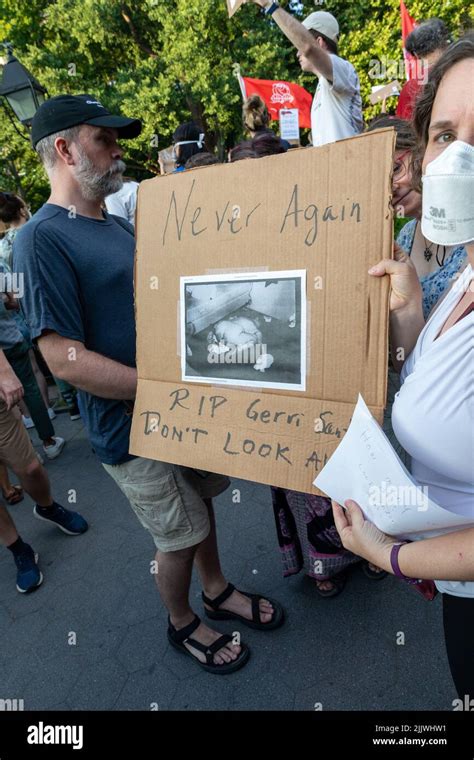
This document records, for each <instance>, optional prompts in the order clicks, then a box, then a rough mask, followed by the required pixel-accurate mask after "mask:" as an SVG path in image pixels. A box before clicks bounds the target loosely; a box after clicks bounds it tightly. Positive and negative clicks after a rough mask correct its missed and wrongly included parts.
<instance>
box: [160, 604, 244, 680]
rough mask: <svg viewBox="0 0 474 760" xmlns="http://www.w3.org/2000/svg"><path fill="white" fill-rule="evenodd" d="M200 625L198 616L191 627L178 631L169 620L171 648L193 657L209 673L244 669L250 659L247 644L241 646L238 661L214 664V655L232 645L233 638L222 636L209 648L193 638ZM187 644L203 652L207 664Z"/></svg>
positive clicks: (224, 672)
mask: <svg viewBox="0 0 474 760" xmlns="http://www.w3.org/2000/svg"><path fill="white" fill-rule="evenodd" d="M200 624H201V620H200V618H199V617H198V616H197V615H196V616H195V618H194V620H193V621H192V623H189V625H187V626H185V627H184V628H180V629H179V630H177V629H176V628H175V627H174V625H173V624H172V623H171V620H170V619H169V618H168V641H169V642H170V644H171V646H172V647H174V648H175V649H177V650H178V652H182V653H183V654H187V655H189V656H190V657H192V658H193V660H194V661H195V662H197V664H198V665H200V666H201V668H203V669H204V670H207V671H208V672H209V673H218V674H221V675H225V674H226V673H234V672H235V671H236V670H239V669H240V668H241V667H243V665H245V663H246V662H247V660H248V659H249V657H250V650H249V648H248V647H247V646H246V645H245V644H239V646H240V648H241V649H240V654H239V656H238V657H237V659H236V660H233V661H232V662H225V663H223V664H222V665H218V664H216V663H215V662H214V655H215V654H217V652H218V651H219V649H222V647H224V646H225V645H226V644H230V643H231V642H232V641H233V638H232V636H229V634H227V633H225V634H224V635H223V636H220V637H219V638H218V639H217V641H215V642H214V643H213V644H210V645H209V646H207V645H206V644H202V643H201V642H200V641H197V640H196V639H192V638H191V634H193V633H194V631H195V630H196V629H197V628H199V625H200ZM185 644H189V645H190V646H192V647H194V649H198V650H199V651H200V652H202V653H203V654H204V655H205V656H206V662H201V660H199V659H198V658H197V657H196V655H194V654H193V653H192V652H190V651H189V649H188V648H187V647H186V646H185Z"/></svg>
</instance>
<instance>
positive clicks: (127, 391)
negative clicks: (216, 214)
mask: <svg viewBox="0 0 474 760" xmlns="http://www.w3.org/2000/svg"><path fill="white" fill-rule="evenodd" d="M140 130H141V124H140V122H139V121H138V120H137V119H127V118H124V117H122V116H114V115H112V114H110V113H109V112H108V111H107V110H106V109H105V108H104V106H103V105H102V104H101V103H100V102H99V101H97V100H96V99H95V98H94V97H93V96H91V95H80V96H71V95H63V96H58V97H55V98H52V99H51V100H48V101H46V102H45V103H44V104H42V105H41V106H40V108H39V109H38V111H37V113H36V115H35V117H34V119H33V124H32V142H33V146H34V147H35V149H36V151H37V153H38V154H39V156H40V158H41V160H42V162H43V165H44V167H45V169H46V171H47V173H48V176H49V179H50V183H51V195H50V198H49V200H48V202H47V203H46V204H45V205H44V206H43V207H42V208H41V209H40V210H39V211H38V212H37V213H36V214H35V215H34V216H33V218H32V219H31V220H30V222H28V223H27V224H26V225H24V226H23V228H22V229H21V230H20V232H19V233H18V235H17V237H16V240H15V245H14V251H13V255H14V264H15V269H16V271H18V272H23V273H24V282H25V288H24V292H25V295H24V298H23V303H22V307H23V309H24V311H25V312H26V317H27V320H28V323H29V326H30V329H31V334H32V336H33V337H34V338H38V342H39V346H40V348H41V351H42V352H43V354H44V356H45V358H46V361H47V362H48V365H49V366H50V368H51V370H52V371H53V372H54V374H55V375H57V376H58V377H60V378H62V379H65V380H67V381H68V382H70V383H71V384H73V385H74V386H76V387H77V388H79V389H80V391H79V405H80V409H81V416H82V418H83V420H84V424H85V425H86V428H87V430H88V434H89V438H90V440H91V443H92V445H93V447H94V449H95V452H96V453H97V455H98V456H99V458H100V460H101V462H102V464H103V465H104V467H105V469H106V470H107V472H108V473H109V475H111V477H112V478H113V479H114V480H115V481H116V483H117V484H118V485H119V487H120V488H121V490H122V491H123V493H124V494H125V495H126V497H127V498H128V500H129V502H130V505H131V506H132V508H133V510H134V512H135V513H136V515H137V517H138V519H139V520H140V522H141V523H142V525H144V527H146V528H147V529H148V531H149V532H150V533H151V535H152V536H153V539H154V542H155V545H156V547H157V550H158V552H157V555H156V559H157V566H158V568H159V572H157V573H156V575H155V578H156V581H157V584H158V588H159V591H160V594H161V596H162V599H163V601H164V603H165V605H166V607H167V608H168V611H169V613H170V623H169V629H168V637H169V639H170V641H171V643H172V644H173V646H175V647H176V648H178V649H179V650H180V651H181V652H184V653H185V654H188V655H190V656H192V657H193V659H194V660H195V662H198V663H199V664H200V665H202V666H203V667H205V668H206V669H207V670H209V671H212V672H219V673H227V672H231V671H233V670H237V669H238V668H239V667H241V666H242V665H244V664H245V662H246V661H247V659H248V654H249V652H248V649H247V647H246V646H245V645H244V644H236V643H233V641H232V637H230V636H227V635H226V636H220V634H219V633H217V632H216V631H214V630H211V629H210V628H208V627H207V626H204V625H203V624H202V623H201V622H200V620H199V618H198V617H197V616H196V615H195V614H194V612H193V610H192V609H191V607H190V606H189V601H188V592H189V584H190V580H191V573H192V567H193V562H194V560H196V565H197V567H198V569H199V572H200V575H201V579H202V581H203V586H204V592H205V594H206V597H205V603H206V611H207V613H208V614H210V616H214V617H217V616H224V615H226V616H227V617H234V618H237V619H239V620H241V621H242V622H248V623H249V624H251V625H252V626H253V627H260V628H274V627H276V626H277V625H279V624H280V623H281V622H282V620H283V614H282V610H281V608H280V606H279V605H278V604H277V603H270V602H269V601H267V600H265V599H261V598H258V599H249V598H248V597H247V596H244V595H243V594H241V593H240V592H238V591H236V590H234V588H233V586H231V585H230V584H227V581H226V579H225V578H224V576H223V575H222V572H221V569H220V564H219V558H218V554H217V543H216V537H215V527H214V520H213V513H212V503H211V499H212V497H214V496H217V495H218V494H219V493H221V492H222V491H223V490H225V489H226V488H227V487H228V484H229V481H228V479H227V478H225V477H223V476H220V475H213V474H207V476H206V473H197V472H195V471H194V470H191V469H189V468H183V467H178V466H176V465H171V464H167V463H164V462H157V461H155V460H151V459H144V458H142V457H133V456H131V455H130V454H129V453H128V447H129V434H130V425H131V409H132V406H133V399H134V398H135V392H136V381H137V374H136V369H135V314H134V300H133V267H134V251H135V241H134V236H133V228H132V226H131V225H130V224H129V223H128V222H127V221H125V220H124V219H121V218H119V217H115V216H113V215H110V214H108V213H107V212H104V211H103V210H102V203H103V201H104V198H105V196H106V195H108V194H110V193H113V192H116V191H117V190H118V189H119V188H120V186H121V183H122V174H123V172H124V170H125V164H124V163H123V161H122V155H123V152H122V149H121V148H120V146H119V145H118V143H117V139H118V138H133V137H136V136H137V135H138V134H139V133H140ZM218 608H219V609H218ZM224 610H225V612H224Z"/></svg>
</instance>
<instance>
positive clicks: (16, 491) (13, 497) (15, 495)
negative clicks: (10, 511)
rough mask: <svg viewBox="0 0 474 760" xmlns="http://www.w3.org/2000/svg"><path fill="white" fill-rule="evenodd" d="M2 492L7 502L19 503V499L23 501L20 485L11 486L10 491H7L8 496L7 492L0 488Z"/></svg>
mask: <svg viewBox="0 0 474 760" xmlns="http://www.w3.org/2000/svg"><path fill="white" fill-rule="evenodd" d="M2 494H3V498H4V499H5V501H6V502H7V504H10V505H12V504H19V503H20V501H23V499H24V498H25V497H24V494H23V488H22V487H21V486H12V488H11V491H10V492H9V494H8V496H7V493H6V492H5V491H4V490H3V488H2Z"/></svg>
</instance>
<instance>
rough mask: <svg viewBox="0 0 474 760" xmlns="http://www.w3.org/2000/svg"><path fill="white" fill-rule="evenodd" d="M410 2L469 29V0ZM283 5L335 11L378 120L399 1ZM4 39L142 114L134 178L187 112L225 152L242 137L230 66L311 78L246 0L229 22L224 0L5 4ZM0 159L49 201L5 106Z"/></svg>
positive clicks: (398, 54) (130, 151)
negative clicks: (382, 71) (378, 67)
mask: <svg viewBox="0 0 474 760" xmlns="http://www.w3.org/2000/svg"><path fill="white" fill-rule="evenodd" d="M406 4H407V7H408V10H409V12H410V13H411V15H412V16H414V17H415V18H416V19H419V20H421V19H424V18H428V17H431V16H435V15H436V16H439V17H440V18H442V19H443V20H445V21H446V23H447V24H448V25H449V26H450V28H451V29H452V30H453V32H454V34H455V35H456V34H458V33H459V30H460V29H462V28H463V27H464V28H466V27H467V26H468V25H469V21H468V13H467V11H466V7H467V6H466V0H406ZM315 6H316V8H315ZM287 7H288V8H289V9H291V10H292V12H294V13H295V14H297V15H298V17H301V18H302V17H303V16H304V15H306V14H308V13H310V12H312V11H313V10H315V9H322V8H324V9H325V10H329V11H331V12H332V13H334V15H335V16H336V17H337V18H338V20H339V23H340V26H341V30H342V34H341V41H340V52H341V55H343V56H344V57H346V58H348V59H349V60H351V61H352V62H353V63H354V65H355V66H356V69H357V71H358V73H359V76H360V80H361V88H362V95H363V98H364V104H365V105H366V106H367V109H366V116H367V117H368V118H370V117H371V116H373V115H374V114H375V113H376V112H377V110H378V109H379V107H377V106H370V105H369V101H368V96H369V94H370V88H371V86H372V85H373V84H377V83H384V82H386V81H388V79H390V78H391V77H388V78H385V79H384V78H381V79H374V78H373V67H374V61H376V60H380V61H384V60H387V59H388V60H392V61H393V60H395V61H397V60H401V59H402V48H401V34H400V16H399V2H398V0H357V1H356V0H352V1H351V2H347V1H345V2H342V1H340V0H327V2H325V3H318V2H316V3H315V2H310V0H307V1H306V2H297V1H296V2H295V0H293V2H290V3H287ZM2 39H3V40H8V41H9V42H11V43H12V44H13V45H14V49H15V53H16V55H17V56H18V57H19V58H20V60H21V61H22V63H23V64H24V65H25V66H26V67H27V68H28V69H29V70H30V71H31V72H32V73H34V75H35V76H36V78H37V79H38V80H39V81H40V82H41V84H42V85H43V86H45V87H46V88H47V89H48V92H49V94H50V95H57V94H59V93H65V92H68V93H82V92H88V93H91V94H93V95H95V96H97V97H99V98H100V99H101V101H102V102H103V103H104V104H105V105H107V106H108V107H109V108H110V109H111V110H120V111H121V112H122V113H124V114H127V115H130V116H139V117H140V118H141V119H142V120H143V124H144V128H143V132H142V135H141V136H140V137H139V138H137V139H136V140H133V141H130V142H129V143H128V144H127V164H128V167H129V174H131V175H132V176H135V177H137V178H139V179H140V178H143V177H146V176H150V175H151V174H153V173H156V172H157V171H158V150H160V149H161V148H164V147H166V146H168V145H169V144H170V142H171V135H172V133H173V131H174V129H175V128H176V126H177V125H178V124H179V123H181V122H183V121H186V120H188V119H190V118H197V119H201V120H202V122H203V124H204V126H205V129H206V134H207V136H208V142H209V143H210V144H211V146H212V147H216V148H217V149H219V150H220V152H221V154H224V151H225V149H226V148H227V147H228V146H230V145H232V144H234V143H235V141H237V140H238V139H240V138H241V136H242V135H241V111H240V105H241V95H240V90H239V86H238V83H237V80H236V78H235V76H234V75H233V64H234V63H236V62H238V63H239V64H240V66H241V70H242V74H243V75H244V76H245V75H249V76H254V77H260V78H268V79H287V80H290V81H296V82H299V83H300V84H303V85H304V86H306V87H307V88H308V89H309V90H311V91H313V90H314V78H312V77H309V76H308V75H303V74H302V72H301V70H300V68H299V66H298V63H297V61H296V57H295V51H294V49H293V48H292V46H291V45H290V43H289V42H288V41H287V40H286V38H285V37H284V36H283V35H282V34H281V32H280V31H279V29H278V28H277V27H276V25H275V23H274V22H273V21H272V20H271V19H267V18H264V17H263V16H262V15H261V13H260V12H259V9H258V8H257V7H256V6H254V5H253V4H252V5H246V6H244V7H243V8H241V10H239V12H238V13H237V14H236V15H235V16H234V17H233V18H232V19H230V20H229V19H228V17H227V10H226V3H225V0H137V1H135V2H134V1H133V0H130V2H120V0H49V1H48V0H2V4H1V6H0V40H2ZM371 72H372V73H371ZM392 78H393V77H392ZM20 131H22V130H21V128H20ZM0 162H1V163H0V187H2V188H6V189H10V190H14V191H17V192H21V193H22V194H23V195H24V197H25V198H27V200H28V202H29V203H30V204H31V205H32V207H33V208H37V207H38V206H39V205H40V204H41V203H42V202H43V201H44V200H45V198H46V197H47V192H48V191H47V182H46V179H45V177H44V174H43V172H42V169H41V168H40V167H39V165H38V161H37V158H36V156H35V154H34V152H33V151H32V149H31V147H30V146H29V143H28V141H27V140H25V139H24V138H23V137H21V136H20V135H19V134H18V133H17V132H16V130H15V129H14V126H13V124H12V122H11V120H10V119H9V118H8V117H7V114H6V110H5V108H4V107H1V108H0Z"/></svg>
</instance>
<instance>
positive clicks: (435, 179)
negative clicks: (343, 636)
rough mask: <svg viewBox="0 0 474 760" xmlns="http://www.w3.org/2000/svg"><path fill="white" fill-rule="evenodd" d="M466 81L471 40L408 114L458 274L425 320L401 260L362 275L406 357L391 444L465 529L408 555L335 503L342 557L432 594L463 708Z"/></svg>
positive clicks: (472, 259) (427, 219)
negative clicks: (427, 585)
mask: <svg viewBox="0 0 474 760" xmlns="http://www.w3.org/2000/svg"><path fill="white" fill-rule="evenodd" d="M473 81H474V35H472V34H468V35H466V36H465V37H464V38H462V39H460V40H458V42H456V43H454V44H453V45H451V46H450V47H449V48H448V49H447V50H446V52H445V53H444V54H443V55H442V57H441V58H440V59H439V61H438V62H437V63H436V64H435V66H433V69H432V70H430V75H429V79H428V83H427V84H426V85H425V87H424V90H423V92H422V94H421V96H420V97H419V98H418V100H417V102H416V106H415V113H414V128H415V130H416V134H417V150H416V153H415V156H414V161H413V184H414V186H415V187H421V185H422V186H423V208H422V215H421V225H422V228H423V229H422V232H423V231H424V232H425V233H426V235H429V236H430V237H431V238H432V239H433V240H434V241H436V243H437V244H439V245H441V246H442V247H443V246H446V247H449V248H453V247H454V246H458V245H460V244H463V245H465V246H466V249H467V253H468V255H467V257H466V262H465V263H466V266H465V267H464V268H463V270H462V271H461V272H459V273H457V274H458V276H457V277H455V278H454V279H453V281H452V282H451V283H450V284H451V287H450V289H449V290H447V291H446V294H445V297H444V298H443V299H441V300H440V301H439V303H438V304H437V307H436V309H434V310H433V312H432V313H431V314H430V316H429V318H428V319H427V320H425V318H424V315H423V303H422V293H421V288H420V284H419V282H418V280H417V276H416V272H415V270H414V267H413V262H412V261H411V260H410V259H409V258H408V257H407V256H406V255H404V254H403V252H397V254H396V260H391V259H383V260H382V261H380V262H379V263H378V264H377V265H376V266H374V267H372V268H371V269H370V270H369V275H371V276H376V277H381V276H383V275H385V274H388V275H389V276H390V281H391V282H390V284H391V293H390V331H391V337H392V348H393V347H394V346H395V347H400V348H403V353H404V356H405V357H406V360H405V362H404V363H403V366H402V367H401V377H402V382H403V384H402V387H401V389H400V391H399V393H397V395H396V398H395V402H394V405H393V415H392V419H393V427H394V430H395V433H396V435H397V438H398V440H399V441H400V443H401V444H402V445H403V446H404V447H405V449H406V450H407V451H408V452H409V453H410V455H411V457H412V464H411V472H412V475H413V477H414V478H415V480H416V482H417V483H418V484H419V485H420V486H422V487H423V488H424V489H429V496H430V498H431V499H433V501H435V502H436V503H438V504H440V505H441V506H442V507H443V508H444V509H445V510H447V511H449V512H452V513H453V514H454V515H458V516H461V517H464V516H465V517H466V527H465V528H464V529H457V530H454V531H453V532H445V533H443V532H442V531H441V530H439V531H433V528H432V526H430V522H429V520H428V519H426V523H425V526H423V527H422V528H421V531H422V532H423V533H426V534H428V535H431V536H432V537H425V538H423V539H422V540H418V541H414V542H412V543H410V542H407V541H401V540H399V539H397V538H396V537H394V536H388V535H386V534H384V533H382V532H381V531H380V530H378V529H377V528H376V526H375V525H373V524H372V523H371V522H370V521H369V520H365V519H364V516H363V514H362V511H361V509H360V507H359V506H358V505H357V504H356V503H355V502H354V501H352V500H347V501H346V502H345V507H346V509H347V511H345V512H344V511H343V510H342V508H341V506H340V505H338V504H336V503H335V502H334V503H333V508H334V516H335V521H336V525H337V528H338V531H339V535H340V537H341V539H342V543H343V545H344V546H345V547H346V549H349V550H350V551H352V552H355V553H357V554H359V555H361V556H363V557H365V558H366V559H368V560H370V561H372V562H375V563H377V564H378V565H380V566H381V567H383V568H385V569H386V570H388V571H389V572H391V573H393V574H394V575H396V576H398V577H400V578H404V579H405V580H408V581H409V582H411V583H417V582H418V579H421V578H423V579H426V580H434V581H435V582H436V587H437V589H438V591H439V592H440V593H441V594H442V598H443V624H444V634H445V642H446V650H447V655H448V661H449V665H450V668H451V674H452V676H453V680H454V683H455V686H456V689H457V692H458V695H459V697H460V699H461V700H464V698H466V699H467V702H469V699H470V698H471V697H472V695H473V694H474V528H472V527H469V526H470V525H472V518H473V517H474V469H473V462H474V436H473V430H474V388H473V374H472V371H473V345H474V287H473V285H474V214H473V210H472V197H473V193H474V187H473V186H474V105H473V100H472V82H473ZM452 255H453V254H452V253H451V256H452ZM395 353H396V352H395ZM398 359H399V362H398V363H401V362H400V357H398ZM394 362H395V363H397V359H396V358H395V357H394ZM348 466H349V465H348ZM394 519H396V516H395V515H394ZM395 530H396V524H395V523H394V531H395Z"/></svg>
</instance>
